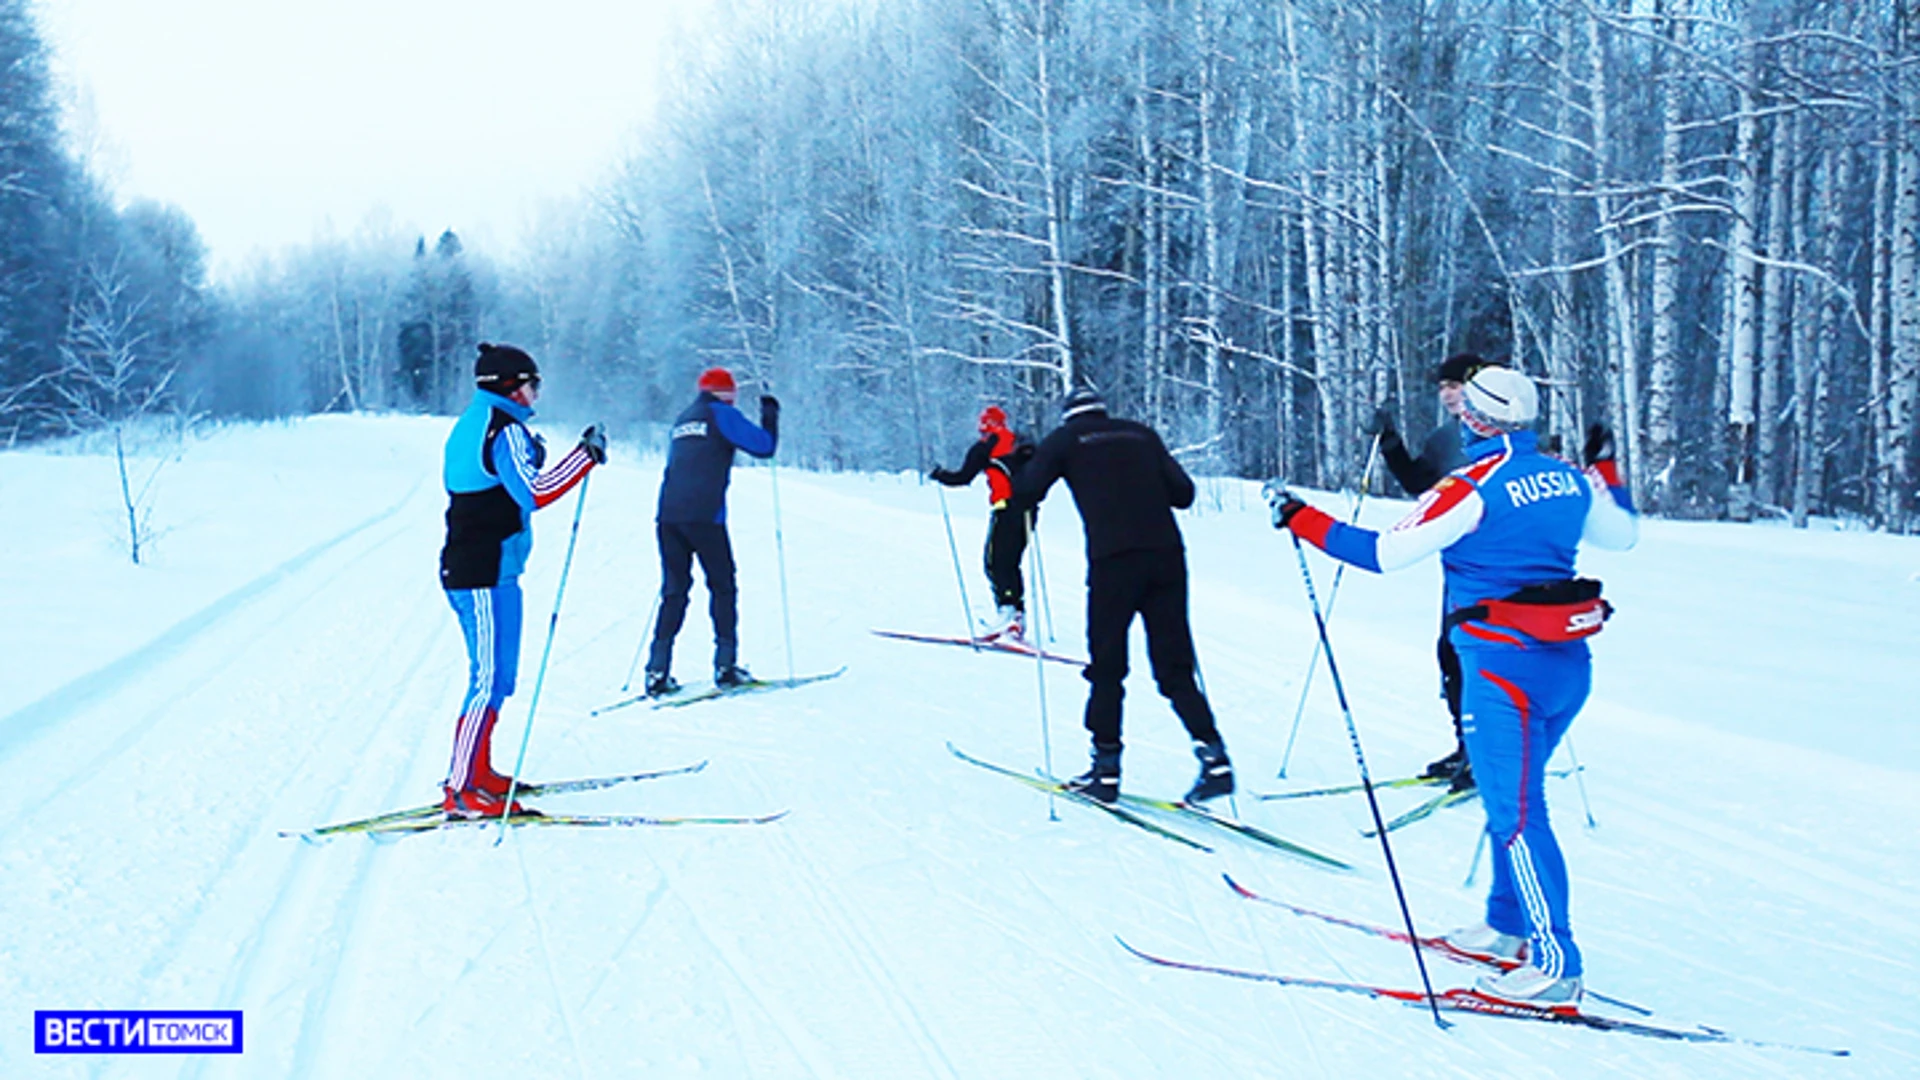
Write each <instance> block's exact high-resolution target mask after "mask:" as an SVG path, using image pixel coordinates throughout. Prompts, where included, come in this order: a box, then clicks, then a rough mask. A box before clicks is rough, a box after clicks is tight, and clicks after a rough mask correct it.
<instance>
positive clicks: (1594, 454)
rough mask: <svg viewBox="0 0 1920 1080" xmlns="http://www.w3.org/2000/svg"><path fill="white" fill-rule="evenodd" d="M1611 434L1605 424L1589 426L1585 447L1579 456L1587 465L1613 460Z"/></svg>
mask: <svg viewBox="0 0 1920 1080" xmlns="http://www.w3.org/2000/svg"><path fill="white" fill-rule="evenodd" d="M1613 453H1614V447H1613V432H1612V430H1610V429H1609V428H1608V427H1607V425H1605V424H1591V425H1588V427H1587V445H1586V447H1585V448H1584V449H1582V450H1581V451H1580V456H1581V457H1582V458H1583V459H1584V460H1585V461H1586V463H1587V464H1589V465H1595V464H1598V463H1600V462H1602V461H1612V460H1613Z"/></svg>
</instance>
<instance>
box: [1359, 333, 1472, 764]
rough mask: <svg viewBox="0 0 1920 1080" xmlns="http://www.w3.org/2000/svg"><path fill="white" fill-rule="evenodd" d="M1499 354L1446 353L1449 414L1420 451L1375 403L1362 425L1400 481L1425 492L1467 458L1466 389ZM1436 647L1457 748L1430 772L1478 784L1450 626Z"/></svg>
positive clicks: (1441, 370) (1444, 390)
mask: <svg viewBox="0 0 1920 1080" xmlns="http://www.w3.org/2000/svg"><path fill="white" fill-rule="evenodd" d="M1503 366H1505V365H1503V364H1501V363H1500V362H1499V361H1497V360H1486V359H1483V358H1481V357H1479V356H1476V355H1474V354H1473V353H1457V354H1455V355H1453V356H1449V357H1447V359H1446V361H1445V362H1443V363H1442V364H1441V365H1440V366H1439V367H1438V368H1437V369H1435V371H1434V382H1435V384H1436V386H1437V388H1438V391H1439V394H1440V407H1441V408H1443V409H1445V410H1446V412H1447V419H1446V420H1445V421H1444V422H1442V423H1441V424H1440V426H1439V427H1436V428H1434V429H1433V433H1432V434H1430V435H1428V436H1427V441H1426V442H1424V443H1422V444H1421V446H1420V456H1419V457H1414V456H1412V455H1410V454H1408V453H1407V444H1406V443H1405V442H1404V441H1402V440H1401V438H1400V432H1399V430H1398V429H1396V428H1395V427H1394V424H1393V414H1392V413H1390V412H1388V411H1387V410H1386V409H1376V410H1374V413H1373V421H1372V422H1371V423H1369V424H1367V425H1365V426H1364V428H1363V429H1362V430H1363V431H1364V432H1365V433H1366V434H1367V435H1368V436H1369V437H1372V436H1374V435H1378V436H1379V437H1380V457H1381V458H1382V459H1383V460H1385V461H1386V463H1387V471H1388V472H1391V473H1392V474H1393V478H1394V479H1395V480H1398V481H1399V482H1400V487H1401V488H1402V489H1403V490H1405V491H1406V493H1407V494H1408V495H1410V496H1412V497H1414V498H1419V497H1420V496H1421V495H1424V494H1426V492H1427V489H1428V488H1431V487H1432V486H1433V485H1435V484H1437V483H1439V482H1440V478H1441V477H1443V476H1445V475H1447V474H1448V473H1450V472H1452V471H1453V470H1455V469H1457V468H1459V467H1460V466H1462V465H1465V464H1466V463H1467V459H1466V455H1465V454H1464V453H1463V452H1462V451H1461V448H1460V447H1461V442H1460V410H1461V408H1462V398H1461V393H1462V390H1463V388H1464V387H1465V386H1466V383H1467V380H1468V379H1471V378H1473V373H1474V372H1476V371H1479V370H1480V369H1481V368H1485V367H1503ZM1447 610H1448V605H1447V603H1446V597H1445V596H1444V595H1443V596H1442V597H1441V604H1440V611H1441V614H1443V615H1444V614H1445V613H1446V612H1447ZM1437 652H1438V653H1439V658H1440V694H1441V696H1442V697H1444V698H1445V699H1446V702H1447V712H1448V713H1449V714H1450V715H1451V716H1452V717H1453V740H1454V742H1453V751H1452V752H1451V753H1449V754H1448V755H1447V756H1446V757H1443V758H1440V759H1439V760H1437V761H1435V762H1433V763H1432V764H1430V765H1428V766H1427V768H1426V772H1425V773H1424V774H1423V775H1425V776H1430V777H1434V778H1435V779H1440V780H1448V781H1451V782H1452V784H1453V789H1454V790H1455V791H1465V790H1467V789H1468V788H1471V787H1473V769H1472V767H1470V766H1469V765H1468V764H1467V744H1466V740H1465V738H1464V737H1463V736H1462V734H1461V729H1460V654H1459V653H1458V652H1455V651H1454V648H1453V642H1452V641H1450V640H1448V636H1447V632H1446V630H1445V629H1444V628H1443V629H1442V630H1441V631H1440V644H1439V646H1438V649H1437Z"/></svg>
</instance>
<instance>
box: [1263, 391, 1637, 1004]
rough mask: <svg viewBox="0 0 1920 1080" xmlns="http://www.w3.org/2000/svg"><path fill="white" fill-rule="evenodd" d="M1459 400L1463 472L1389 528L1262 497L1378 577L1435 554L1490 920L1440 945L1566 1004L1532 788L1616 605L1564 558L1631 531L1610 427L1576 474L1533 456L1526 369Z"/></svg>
mask: <svg viewBox="0 0 1920 1080" xmlns="http://www.w3.org/2000/svg"><path fill="white" fill-rule="evenodd" d="M1463 406H1464V407H1463V409H1462V411H1461V423H1462V424H1463V425H1465V428H1466V430H1465V431H1464V432H1463V433H1462V440H1463V444H1464V445H1463V453H1464V456H1465V457H1466V460H1467V463H1466V464H1465V465H1462V466H1460V467H1459V468H1456V469H1454V470H1453V471H1452V472H1450V473H1448V474H1447V475H1446V476H1445V477H1443V478H1442V479H1441V480H1440V482H1439V483H1437V484H1435V485H1434V486H1433V487H1432V488H1430V489H1429V490H1428V491H1427V493H1426V494H1425V495H1424V496H1422V497H1421V499H1420V502H1419V504H1418V505H1416V506H1415V507H1414V510H1413V513H1411V514H1410V515H1408V516H1407V518H1406V519H1405V520H1403V521H1401V522H1400V523H1399V524H1398V525H1396V526H1394V527H1393V528H1392V529H1390V530H1388V531H1386V532H1374V531H1373V530H1371V529H1363V528H1358V527H1356V526H1351V525H1347V524H1344V523H1342V522H1339V521H1336V520H1334V519H1333V518H1332V517H1331V516H1329V515H1328V514H1326V513H1324V512H1322V511H1320V510H1316V509H1314V508H1313V507H1311V506H1308V505H1307V504H1306V503H1305V502H1303V501H1301V500H1300V499H1299V498H1297V497H1296V496H1294V495H1293V494H1292V493H1290V492H1287V491H1284V490H1281V491H1276V492H1274V493H1273V494H1272V496H1271V497H1272V500H1273V523H1274V526H1275V527H1276V528H1287V529H1290V530H1292V531H1293V533H1294V534H1295V535H1296V536H1298V537H1300V539H1302V540H1306V541H1307V542H1309V543H1311V544H1313V545H1315V546H1316V547H1319V548H1320V549H1322V550H1323V551H1325V552H1326V553H1327V554H1329V555H1332V556H1333V557H1334V558H1336V559H1339V560H1341V561H1342V562H1345V563H1349V564H1351V565H1353V566H1358V567H1360V568H1361V569H1363V570H1370V571H1373V572H1374V573H1381V572H1383V571H1388V570H1397V569H1400V568H1401V567H1405V566H1411V565H1412V564H1414V563H1415V562H1418V561H1421V560H1423V559H1425V558H1426V557H1427V556H1429V555H1432V554H1434V553H1436V552H1437V553H1439V554H1440V565H1441V569H1442V570H1443V571H1444V573H1445V577H1446V602H1447V609H1448V611H1447V619H1446V625H1447V627H1448V628H1449V632H1450V633H1451V635H1452V637H1453V644H1454V647H1455V648H1456V649H1458V650H1459V652H1460V662H1461V671H1462V675H1463V680H1462V686H1461V697H1462V703H1463V710H1462V727H1463V729H1464V731H1465V734H1466V743H1467V758H1468V760H1469V761H1470V762H1471V763H1472V765H1473V775H1474V778H1475V780H1476V781H1478V785H1479V789H1480V801H1481V804H1482V805H1483V806H1484V807H1485V808H1486V812H1487V839H1488V841H1489V844H1490V846H1491V848H1492V850H1493V853H1494V857H1493V870H1494V872H1493V884H1492V886H1491V888H1490V889H1489V891H1488V895H1487V915H1486V921H1485V922H1484V923H1481V924H1479V925H1477V926H1473V927H1469V928H1467V929H1465V930H1460V931H1455V932H1454V933H1452V934H1448V935H1447V940H1448V941H1449V942H1451V943H1452V944H1453V945H1455V946H1456V947H1458V948H1460V949H1462V950H1464V951H1467V952H1472V953H1478V954H1481V955H1488V956H1498V957H1501V958H1504V959H1509V960H1524V961H1526V962H1525V963H1523V964H1521V965H1520V966H1519V967H1516V968H1513V969H1512V970H1511V971H1508V972H1506V973H1505V974H1502V975H1499V976H1492V975H1489V976H1485V977H1483V978H1482V979H1481V980H1480V983H1479V988H1480V990H1481V991H1482V992H1483V993H1486V994H1488V995H1490V996H1493V997H1496V998H1500V999H1503V1000H1508V1001H1518V1002H1523V1003H1526V1004H1531V1005H1543V1006H1548V1007H1570V1006H1577V1005H1578V1004H1579V1003H1580V998H1581V992H1582V987H1581V959H1580V950H1579V948H1578V947H1576V946H1575V945H1574V942H1573V928H1572V923H1571V921H1570V920H1569V917H1568V908H1567V866H1566V862H1565V861H1564V859H1563V858H1562V857H1561V854H1560V845H1559V842H1558V841H1557V840H1556V839H1555V838H1554V835H1553V826H1552V825H1551V823H1549V822H1548V820H1547V804H1546V785H1545V780H1544V778H1545V774H1546V766H1547V760H1548V759H1549V758H1551V757H1552V756H1553V751H1554V748H1555V747H1556V746H1558V745H1559V744H1560V740H1561V738H1562V737H1564V736H1565V735H1566V733H1567V729H1568V727H1569V726H1571V725H1572V723H1573V719H1574V717H1575V716H1576V715H1578V714H1579V712H1580V707H1581V706H1582V705H1583V704H1585V702H1586V700H1587V692H1588V690H1589V688H1590V687H1591V685H1592V677H1593V671H1592V669H1593V661H1592V657H1591V655H1590V654H1589V652H1588V650H1587V642H1586V638H1587V637H1589V636H1591V635H1593V634H1594V633H1597V632H1598V631H1599V630H1600V627H1601V624H1602V623H1603V622H1604V621H1605V620H1606V617H1607V615H1608V614H1609V613H1610V612H1611V610H1612V609H1611V608H1610V607H1608V605H1607V603H1606V601H1604V600H1602V599H1600V589H1599V582H1596V581H1591V580H1588V579H1585V578H1576V577H1574V576H1573V575H1574V556H1575V552H1576V551H1577V550H1578V548H1579V546H1580V544H1582V543H1583V542H1584V543H1589V544H1593V545H1595V546H1596V547H1602V548H1608V549H1612V550H1625V549H1626V548H1629V547H1632V546H1633V543H1634V541H1635V539H1636V538H1637V537H1638V535H1639V526H1638V522H1637V519H1636V518H1635V516H1634V512H1633V500H1632V499H1631V498H1630V497H1629V496H1628V493H1627V489H1626V487H1625V485H1624V484H1622V483H1621V480H1620V475H1619V472H1618V470H1617V468H1616V467H1615V464H1614V460H1613V437H1612V435H1611V434H1609V433H1608V432H1607V430H1606V428H1604V427H1602V426H1601V425H1598V424H1595V425H1594V426H1593V428H1592V429H1590V430H1589V432H1588V435H1587V445H1586V454H1585V458H1586V463H1587V468H1586V470H1585V471H1584V472H1583V471H1581V470H1579V469H1576V468H1575V467H1574V466H1572V465H1570V464H1568V463H1567V462H1564V461H1562V460H1560V459H1559V458H1556V457H1551V456H1549V455H1547V454H1544V453H1541V452H1540V449H1539V447H1538V445H1537V442H1536V437H1535V435H1534V433H1533V431H1532V430H1530V427H1529V426H1530V425H1531V424H1532V423H1533V419H1534V416H1535V414H1536V412H1537V411H1538V407H1539V402H1538V395H1537V392H1536V391H1535V389H1534V386H1533V382H1532V380H1530V379H1528V378H1527V377H1526V376H1525V375H1523V374H1521V373H1519V372H1517V371H1514V370H1512V369H1510V368H1501V367H1488V368H1482V369H1481V370H1480V371H1478V372H1475V373H1474V374H1473V375H1472V376H1471V377H1470V378H1469V379H1468V380H1467V383H1466V386H1465V389H1464V393H1463Z"/></svg>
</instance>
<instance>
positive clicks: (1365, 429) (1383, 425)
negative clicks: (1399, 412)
mask: <svg viewBox="0 0 1920 1080" xmlns="http://www.w3.org/2000/svg"><path fill="white" fill-rule="evenodd" d="M1360 433H1361V434H1362V435H1365V436H1366V437H1367V438H1369V439H1371V438H1373V437H1374V436H1375V435H1378V436H1380V438H1381V439H1383V440H1384V439H1385V438H1386V437H1387V436H1389V435H1392V436H1395V437H1398V436H1399V431H1398V430H1397V429H1395V427H1394V424H1393V414H1392V413H1390V412H1388V411H1387V410H1385V409H1375V410H1373V416H1371V417H1370V418H1368V419H1367V421H1366V422H1365V423H1363V424H1361V425H1360Z"/></svg>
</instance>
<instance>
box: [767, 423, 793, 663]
mask: <svg viewBox="0 0 1920 1080" xmlns="http://www.w3.org/2000/svg"><path fill="white" fill-rule="evenodd" d="M767 482H768V483H769V484H770V485H772V487H773V552H774V561H775V563H776V565H777V566H778V567H779V570H780V628H781V630H782V631H783V632H785V634H786V638H787V681H788V682H792V681H793V679H794V674H793V617H792V616H791V615H790V614H788V608H787V540H786V534H785V533H783V532H782V531H781V529H780V466H779V465H778V464H776V463H775V462H774V460H773V459H772V458H768V459H767Z"/></svg>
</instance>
